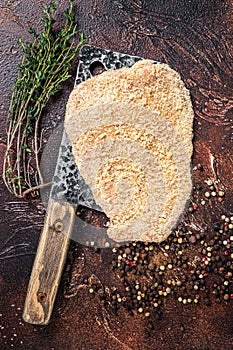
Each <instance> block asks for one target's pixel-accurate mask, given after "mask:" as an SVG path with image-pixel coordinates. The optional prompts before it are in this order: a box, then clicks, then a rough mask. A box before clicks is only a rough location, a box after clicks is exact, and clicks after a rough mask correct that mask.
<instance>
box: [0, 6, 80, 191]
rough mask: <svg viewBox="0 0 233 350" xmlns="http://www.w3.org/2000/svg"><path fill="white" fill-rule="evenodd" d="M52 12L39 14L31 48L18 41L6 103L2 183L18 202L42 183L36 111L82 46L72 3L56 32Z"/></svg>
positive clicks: (65, 75) (66, 75)
mask: <svg viewBox="0 0 233 350" xmlns="http://www.w3.org/2000/svg"><path fill="white" fill-rule="evenodd" d="M55 10H56V1H55V2H51V3H50V5H49V7H48V8H46V9H44V16H43V17H42V21H43V25H44V28H43V31H42V33H41V34H37V33H36V31H35V30H34V29H30V31H29V32H30V33H31V34H32V35H33V39H34V40H33V42H32V43H28V42H27V43H25V42H23V40H22V39H19V44H20V45H21V47H22V49H23V59H22V62H21V64H20V65H19V70H18V77H17V79H16V81H15V84H14V87H13V90H12V95H11V99H10V107H9V111H8V117H9V123H8V128H7V148H6V153H5V157H4V164H3V180H4V182H5V184H6V186H7V188H8V190H9V191H10V192H11V193H12V194H14V195H15V196H17V197H23V196H24V195H25V192H26V193H28V192H30V189H32V190H34V189H35V187H36V186H37V185H38V186H39V187H40V186H41V185H42V184H43V178H42V175H41V171H40V166H39V154H40V151H41V141H42V137H43V133H42V132H41V131H40V130H39V126H40V120H41V115H42V111H43V109H44V107H45V105H46V104H47V102H48V100H49V99H50V97H52V96H54V95H55V94H56V93H57V92H58V91H59V90H60V88H61V84H62V83H63V82H64V81H66V80H67V79H68V78H69V77H70V74H69V70H70V68H71V66H72V62H73V60H74V58H75V57H76V56H77V53H78V51H79V48H80V46H81V45H82V44H83V43H84V35H83V34H82V33H81V34H80V33H78V31H77V24H76V23H75V14H74V13H73V0H69V7H68V9H67V10H65V11H64V16H65V23H64V25H63V26H62V28H61V29H59V30H55V28H54V24H55V23H56V19H55ZM77 37H78V39H77ZM29 145H31V146H29ZM32 160H34V162H35V164H34V166H32V164H31V163H32Z"/></svg>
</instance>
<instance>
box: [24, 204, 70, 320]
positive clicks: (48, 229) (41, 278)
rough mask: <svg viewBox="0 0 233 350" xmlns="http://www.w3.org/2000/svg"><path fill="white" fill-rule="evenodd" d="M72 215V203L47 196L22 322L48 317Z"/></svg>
mask: <svg viewBox="0 0 233 350" xmlns="http://www.w3.org/2000/svg"><path fill="white" fill-rule="evenodd" d="M74 218H75V207H74V206H73V205H71V204H69V203H64V202H62V203H59V202H58V201H56V200H54V199H50V200H49V203H48V207H47V214H46V218H45V222H44V228H43V231H42V233H41V238H40V243H39V246H38V250H37V254H36V258H35V261H34V266H33V270H32V273H31V278H30V282H29V286H28V292H27V297H26V301H25V306H24V312H23V319H24V321H26V322H29V323H32V324H41V325H46V324H48V322H49V320H50V316H51V313H52V310H53V304H54V301H55V297H56V294H57V290H58V286H59V283H60V279H61V275H62V270H63V267H64V264H65V261H66V257H67V251H68V248H69V243H70V239H69V236H70V234H71V231H72V227H73V222H74Z"/></svg>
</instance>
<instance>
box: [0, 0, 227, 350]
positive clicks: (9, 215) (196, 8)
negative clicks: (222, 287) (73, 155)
mask: <svg viewBox="0 0 233 350" xmlns="http://www.w3.org/2000/svg"><path fill="white" fill-rule="evenodd" d="M48 4H49V1H48V0H44V1H41V0H39V1H36V0H12V1H10V0H9V1H8V0H1V3H0V10H1V11H0V91H1V93H0V112H1V114H0V166H1V168H2V158H3V153H4V150H5V141H6V133H5V128H6V119H7V109H8V102H9V99H8V98H9V96H10V93H11V89H12V86H13V83H14V80H15V78H16V73H17V65H18V64H19V62H20V60H21V57H22V52H21V49H20V48H19V46H18V44H17V40H18V38H19V37H22V38H23V39H25V40H30V39H31V37H30V35H29V34H28V29H29V27H30V26H33V27H36V28H37V29H38V30H40V29H41V28H42V23H41V21H40V16H41V15H42V9H43V7H44V6H46V5H48ZM66 4H67V1H65V0H61V1H59V5H58V11H57V15H58V17H59V18H60V19H61V20H62V16H61V14H62V10H63V9H64V8H65V7H66ZM75 4H76V12H77V19H78V22H79V25H80V28H81V30H82V31H84V32H85V34H86V35H87V37H88V39H87V42H88V43H89V44H93V45H96V46H101V47H103V48H107V49H111V50H115V51H119V52H125V53H129V54H132V55H139V56H142V57H145V58H151V59H153V60H157V61H161V62H166V63H168V64H169V65H170V66H171V67H172V68H174V69H175V70H177V71H178V72H179V73H180V74H181V76H182V78H183V80H184V81H185V83H186V86H187V87H188V88H189V89H190V91H191V96H192V102H193V106H194V111H195V122H194V156H193V165H194V166H195V165H196V164H198V163H201V164H202V165H203V167H204V172H203V173H202V174H201V175H200V174H199V173H194V182H195V181H203V180H204V179H208V178H209V177H213V176H214V175H213V172H212V168H211V164H210V155H212V156H213V157H214V159H215V171H216V176H217V178H218V179H219V180H220V183H221V184H222V186H224V189H225V191H226V197H225V200H224V202H223V203H221V204H219V205H213V206H212V207H211V206H210V207H208V208H207V209H205V210H204V209H203V210H199V211H198V212H197V214H196V217H195V220H197V221H199V222H200V223H202V222H205V221H206V220H207V221H211V220H212V221H213V220H214V219H215V218H216V217H219V215H221V213H226V214H231V215H233V201H232V190H233V181H232V174H233V155H232V131H233V129H232V125H233V123H232V119H231V118H232V106H233V98H232V62H233V61H232V52H233V48H232V36H231V34H232V29H233V28H232V19H233V16H232V2H231V1H230V0H228V1H221V0H208V1H205V0H199V1H198V0H192V1H190V0H182V1H177V0H173V1H168V0H167V1H166V0H156V1H153V0H145V1H139V0H136V1H133V0H115V1H113V0H106V1H100V0H82V1H78V0H76V1H75ZM74 77H75V67H74V70H73V78H72V79H70V81H69V82H67V83H66V84H65V86H64V88H63V90H62V92H61V93H59V94H58V95H57V96H56V97H55V98H54V99H53V100H52V101H51V102H50V104H49V106H48V107H47V108H46V111H45V113H44V121H43V123H44V125H45V127H46V137H47V138H48V137H49V135H50V133H51V132H52V130H53V129H54V127H55V126H57V125H58V124H59V123H60V122H61V120H62V119H63V117H64V111H65V104H66V101H67V98H68V96H69V93H70V91H71V89H72V87H73V84H74ZM0 181H1V192H0V233H1V241H0V300H1V309H0V332H1V339H0V348H1V349H2V350H5V349H11V348H15V349H27V350H42V349H43V350H48V349H57V350H60V349H70V350H79V349H80V350H81V349H85V350H91V349H92V350H101V349H108V350H118V349H119V350H121V349H122V350H123V349H133V350H136V349H142V350H144V349H145V350H146V349H151V350H153V349H160V350H163V349H164V350H170V349H184V350H191V349H200V350H211V349H225V350H227V349H229V350H230V349H232V348H233V321H232V319H233V312H232V302H229V303H222V304H219V305H218V304H216V303H212V305H211V306H210V307H206V306H205V305H203V304H199V305H190V306H187V307H183V306H182V305H181V304H179V303H178V302H177V301H176V300H174V299H172V298H169V299H168V301H167V304H166V305H165V306H164V308H163V317H162V319H161V320H157V319H155V318H153V317H151V319H150V320H148V319H146V318H144V317H143V316H133V317H132V316H129V315H128V314H127V313H126V312H125V310H124V309H120V312H119V313H118V315H117V316H114V315H112V316H111V317H110V316H109V315H108V314H106V310H105V309H104V308H103V306H102V304H101V303H100V301H99V299H98V298H96V297H94V298H91V297H90V295H89V293H88V290H87V289H85V288H84V289H81V290H79V291H76V292H75V288H77V286H78V282H79V281H78V276H79V267H80V266H79V256H80V254H84V255H85V267H84V269H85V273H86V275H88V274H89V275H91V274H92V273H94V274H95V275H96V276H97V277H98V278H99V279H100V280H103V281H105V282H106V283H108V284H109V285H110V286H111V285H114V283H115V281H114V279H115V275H114V274H113V273H112V271H111V269H110V261H111V251H103V252H101V254H98V253H95V252H93V251H91V250H88V249H84V250H82V249H81V247H79V246H78V245H77V246H76V245H75V244H72V246H71V248H70V253H69V256H70V258H69V261H68V266H67V267H66V269H69V265H71V277H72V279H73V280H72V281H73V282H72V283H73V284H74V287H73V288H74V293H73V297H71V298H69V299H67V298H64V285H65V283H67V276H63V280H62V283H61V286H60V290H59V295H58V297H57V300H56V304H55V309H54V313H53V317H52V320H51V323H50V325H48V326H45V327H39V326H33V325H30V324H26V323H25V322H24V321H22V310H23V305H24V300H25V295H26V290H27V284H28V281H29V276H30V272H31V268H32V264H33V259H34V256H35V253H36V248H37V244H38V239H39V235H40V231H41V228H42V226H43V220H44V214H45V210H44V208H43V205H42V203H41V202H40V201H23V200H18V199H16V198H14V197H12V196H11V195H10V194H9V193H8V192H7V191H6V188H5V187H4V185H3V183H2V180H1V178H0ZM76 277H77V280H76V279H75V278H76Z"/></svg>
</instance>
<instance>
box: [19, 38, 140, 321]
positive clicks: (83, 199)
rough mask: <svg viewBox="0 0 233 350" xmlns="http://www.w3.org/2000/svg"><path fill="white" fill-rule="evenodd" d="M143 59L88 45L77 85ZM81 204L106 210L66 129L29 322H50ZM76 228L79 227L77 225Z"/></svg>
mask: <svg viewBox="0 0 233 350" xmlns="http://www.w3.org/2000/svg"><path fill="white" fill-rule="evenodd" d="M140 59H142V58H140V57H137V56H130V55H126V54H122V53H118V52H112V51H110V50H105V49H102V48H98V47H94V46H90V45H84V46H83V47H82V48H81V50H80V57H79V64H78V69H77V76H76V82H75V85H77V84H79V83H81V82H83V81H85V80H87V79H89V78H91V77H92V76H93V72H94V70H95V68H96V67H97V66H98V65H101V66H102V67H103V68H104V70H109V69H119V68H122V67H131V66H132V65H133V64H134V63H136V62H137V61H139V60H140ZM78 205H83V206H85V207H88V208H91V209H95V210H98V211H102V209H101V208H100V207H99V206H98V205H97V204H96V203H95V200H94V198H93V195H92V192H91V190H90V188H89V187H88V186H87V185H86V184H85V182H84V180H83V178H82V177H81V175H80V173H79V171H78V169H77V166H76V164H75V160H74V157H73V155H72V146H71V144H70V141H69V139H68V137H67V135H66V132H65V131H63V135H62V139H61V144H60V148H59V153H58V158H57V162H56V167H55V172H54V175H53V180H52V187H51V190H50V194H49V199H48V205H47V210H46V217H45V221H44V227H43V230H42V233H41V237H40V242H39V245H38V250H37V254H36V258H35V261H34V265H33V269H32V273H31V277H30V281H29V285H28V291H27V296H26V301H25V306H24V311H23V319H24V321H26V322H29V323H32V324H40V325H46V324H48V323H49V320H50V317H51V313H52V310H53V305H54V301H55V298H56V294H57V290H58V287H59V283H60V279H61V275H62V271H63V267H64V264H65V261H66V256H67V251H68V248H69V242H70V237H71V234H72V231H73V229H74V222H75V218H76V209H77V206H78ZM75 229H76V230H77V229H79V228H77V225H76V228H75Z"/></svg>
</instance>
